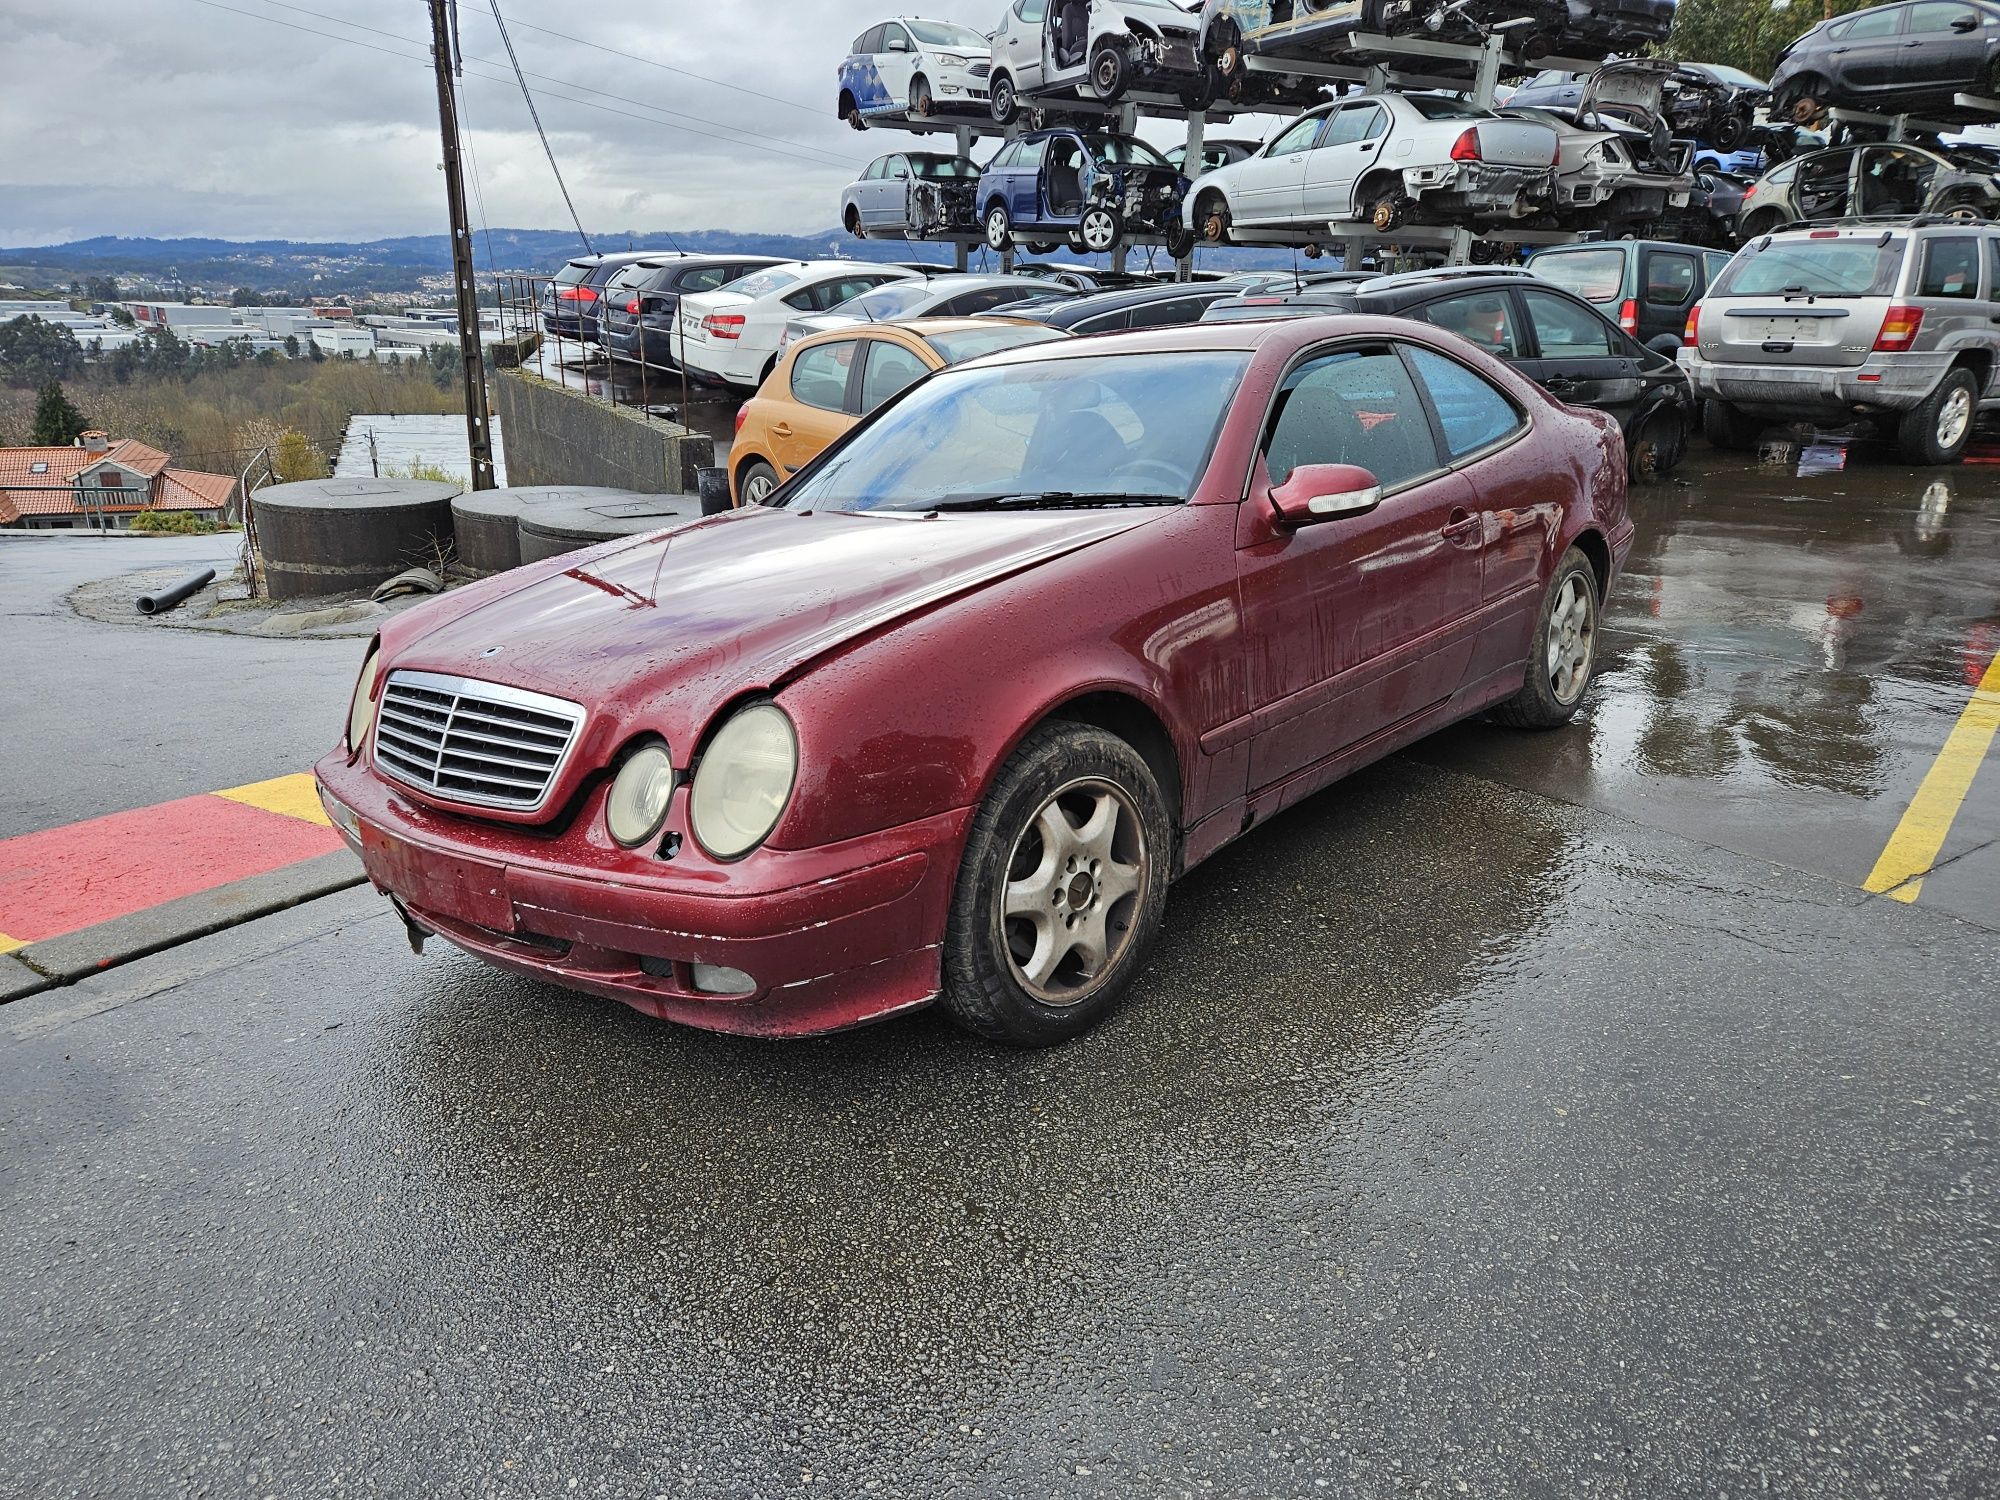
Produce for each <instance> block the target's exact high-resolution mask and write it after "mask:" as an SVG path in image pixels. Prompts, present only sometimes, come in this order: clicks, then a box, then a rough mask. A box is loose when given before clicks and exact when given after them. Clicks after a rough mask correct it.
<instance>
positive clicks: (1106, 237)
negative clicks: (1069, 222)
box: [1076, 203, 1125, 255]
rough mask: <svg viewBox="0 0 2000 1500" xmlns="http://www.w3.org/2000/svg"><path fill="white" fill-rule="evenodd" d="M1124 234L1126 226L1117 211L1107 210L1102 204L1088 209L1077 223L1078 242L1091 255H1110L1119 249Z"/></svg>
mask: <svg viewBox="0 0 2000 1500" xmlns="http://www.w3.org/2000/svg"><path fill="white" fill-rule="evenodd" d="M1124 233H1125V225H1124V223H1123V221H1121V220H1120V219H1119V217H1118V212H1117V210H1116V209H1111V208H1106V207H1105V206H1104V205H1103V204H1101V203H1095V204H1092V205H1091V206H1090V207H1089V208H1086V209H1085V210H1084V211H1083V216H1082V217H1081V218H1079V219H1078V220H1077V221H1076V237H1077V241H1078V242H1079V243H1080V244H1081V245H1082V246H1083V248H1084V250H1085V251H1086V252H1088V253H1089V254H1091V255H1109V254H1110V253H1111V252H1112V251H1113V250H1116V249H1117V248H1118V241H1119V240H1120V239H1121V238H1123V237H1124Z"/></svg>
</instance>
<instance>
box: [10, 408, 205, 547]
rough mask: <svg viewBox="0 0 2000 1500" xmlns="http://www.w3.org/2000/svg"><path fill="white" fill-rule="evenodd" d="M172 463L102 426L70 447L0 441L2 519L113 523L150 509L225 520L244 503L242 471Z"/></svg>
mask: <svg viewBox="0 0 2000 1500" xmlns="http://www.w3.org/2000/svg"><path fill="white" fill-rule="evenodd" d="M172 462H173V461H172V459H170V458H169V457H168V456H167V455H166V454H164V453H162V452H161V451H160V450H159V449H158V448H149V447H147V446H146V444H144V443H142V442H139V441H138V440H137V439H134V438H124V439H122V440H121V441H119V442H116V443H114V442H112V441H111V439H110V438H109V437H108V436H107V435H106V434H104V433H102V432H97V431H91V432H86V433H84V434H83V436H81V437H80V438H78V439H77V440H76V442H75V444H74V445H73V446H70V447H65V448H0V526H11V527H14V528H16V529H29V530H56V531H64V530H70V531H75V530H112V529H118V528H122V527H126V526H130V525H131V524H132V518H133V517H134V516H136V515H139V514H140V513H141V512H143V511H149V510H184V511H189V512H192V513H193V514H195V515H197V516H202V517H204V518H206V519H208V520H212V521H220V520H223V519H225V518H226V517H227V515H228V513H229V511H230V509H231V508H232V507H233V506H234V505H235V503H236V497H237V481H236V478H235V476H234V475H231V474H204V473H202V472H200V471H199V470H196V469H176V468H174V467H172Z"/></svg>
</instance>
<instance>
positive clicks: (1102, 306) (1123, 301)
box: [993, 281, 1239, 324]
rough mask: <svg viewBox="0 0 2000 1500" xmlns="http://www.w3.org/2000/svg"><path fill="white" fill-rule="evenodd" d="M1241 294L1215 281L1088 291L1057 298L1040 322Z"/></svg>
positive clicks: (1000, 312)
mask: <svg viewBox="0 0 2000 1500" xmlns="http://www.w3.org/2000/svg"><path fill="white" fill-rule="evenodd" d="M1237 295H1239V294H1238V292H1237V290H1236V289H1235V288H1234V287H1232V286H1228V285H1225V284H1221V283H1217V282H1213V281H1161V282H1155V283H1154V284H1153V285H1152V286H1121V287H1113V288H1112V289H1111V290H1109V291H1103V292H1087V293H1085V294H1083V295H1081V296H1072V297H1056V298H1052V299H1051V300H1050V303H1049V305H1048V306H1047V307H1045V308H1042V309H1041V310H1040V311H1039V312H1037V313H1036V314H1035V315H1034V316H1035V321H1036V322H1038V323H1056V324H1061V323H1074V322H1081V321H1082V320H1083V319H1085V318H1089V317H1094V316H1096V315H1097V314H1098V313H1106V312H1117V311H1118V310H1119V309H1120V308H1126V307H1145V306H1146V305H1147V304H1149V303H1153V302H1169V301H1172V300H1173V299H1174V298H1176V297H1208V298H1210V299H1211V300H1214V301H1221V300H1222V299H1223V298H1225V297H1234V296H1237ZM1010 311H1011V309H1009V308H1004V307H1001V308H995V309H994V312H993V316H995V317H1005V316H1006V315H1007V314H1008V312H1010Z"/></svg>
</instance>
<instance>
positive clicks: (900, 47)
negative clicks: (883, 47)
mask: <svg viewBox="0 0 2000 1500" xmlns="http://www.w3.org/2000/svg"><path fill="white" fill-rule="evenodd" d="M889 50H890V51H891V52H908V51H909V50H910V44H909V43H908V42H906V41H905V40H903V38H901V37H899V36H892V37H890V38H889Z"/></svg>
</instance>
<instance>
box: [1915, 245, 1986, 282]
mask: <svg viewBox="0 0 2000 1500" xmlns="http://www.w3.org/2000/svg"><path fill="white" fill-rule="evenodd" d="M1917 295H1918V296H1919V297H1977V296H1978V295H1979V241H1978V240H1976V239H1974V238H1972V236H1970V235H1952V236H1950V237H1949V238H1943V239H1934V240H1926V241H1925V242H1924V270H1923V276H1922V278H1921V279H1920V280H1919V281H1918V283H1917Z"/></svg>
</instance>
